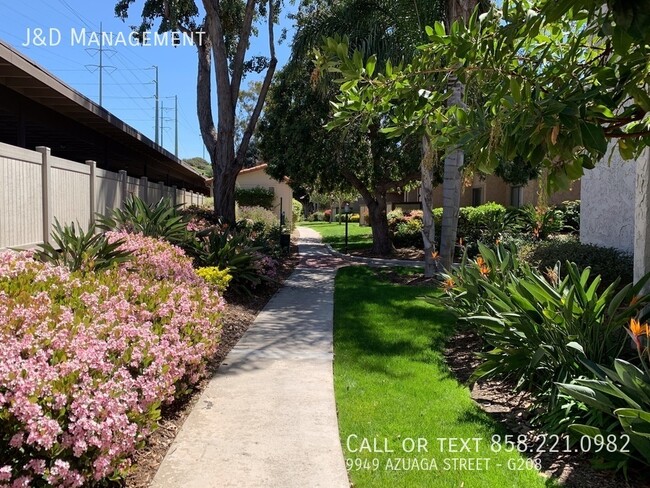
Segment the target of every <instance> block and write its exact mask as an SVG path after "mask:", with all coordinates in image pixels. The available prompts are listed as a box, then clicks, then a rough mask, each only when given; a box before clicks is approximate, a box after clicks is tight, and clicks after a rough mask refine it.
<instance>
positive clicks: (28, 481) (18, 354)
mask: <svg viewBox="0 0 650 488" xmlns="http://www.w3.org/2000/svg"><path fill="white" fill-rule="evenodd" d="M120 236H122V237H125V236H124V235H122V234H120ZM113 237H115V235H113ZM124 246H125V247H127V248H129V249H131V250H133V251H134V253H135V256H136V257H135V258H134V261H132V262H129V263H128V264H124V265H121V266H120V267H114V268H112V269H110V270H108V271H105V272H101V273H92V272H91V273H86V274H85V275H81V274H78V273H72V272H69V271H68V270H67V269H66V268H62V267H56V266H52V265H50V264H45V263H42V262H39V261H36V260H34V259H33V257H32V254H31V253H29V252H24V253H15V252H12V251H5V252H0V344H2V347H0V453H1V456H0V486H71V487H74V486H83V485H88V484H91V483H92V482H93V481H98V480H101V479H104V478H117V477H119V476H121V475H122V474H123V473H124V471H125V470H126V469H127V468H128V466H129V463H130V461H129V458H130V456H131V455H132V454H133V452H134V450H135V449H136V448H138V447H140V446H142V444H143V442H144V440H145V438H146V437H147V435H148V434H149V433H150V432H151V431H152V430H153V429H154V428H155V427H156V421H157V420H158V418H159V416H160V408H161V405H162V404H166V403H170V402H172V401H173V400H174V399H175V398H177V397H178V396H181V395H183V394H185V393H186V392H187V389H188V388H189V387H191V385H192V384H194V383H196V381H198V379H199V378H200V377H201V375H202V374H203V372H204V369H205V362H206V360H207V358H209V357H210V356H211V355H212V354H213V353H214V351H215V349H216V347H217V345H218V341H219V336H220V316H221V312H222V310H223V308H224V303H223V300H222V299H221V297H219V296H218V294H217V293H215V291H214V289H212V288H210V287H208V286H207V285H206V284H205V282H204V281H203V280H202V279H201V278H198V277H197V276H196V274H194V272H193V271H192V268H191V261H190V260H189V258H187V257H186V256H184V255H183V253H182V251H180V250H179V249H178V248H175V247H174V246H172V245H170V244H167V243H160V241H157V240H155V239H150V238H144V237H141V236H137V235H135V236H128V239H127V242H126V243H125V244H124ZM134 268H135V269H134Z"/></svg>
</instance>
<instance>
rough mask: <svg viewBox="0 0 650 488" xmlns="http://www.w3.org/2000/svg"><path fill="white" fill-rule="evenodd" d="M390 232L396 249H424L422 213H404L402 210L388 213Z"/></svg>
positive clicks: (416, 211)
mask: <svg viewBox="0 0 650 488" xmlns="http://www.w3.org/2000/svg"><path fill="white" fill-rule="evenodd" d="M386 217H387V218H388V232H389V233H390V236H391V240H392V241H393V244H394V245H395V246H396V247H417V248H422V245H423V244H422V211H420V210H412V211H410V212H407V213H404V212H403V211H402V209H401V208H397V209H395V210H392V211H390V212H388V214H387V215H386Z"/></svg>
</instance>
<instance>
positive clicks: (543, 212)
mask: <svg viewBox="0 0 650 488" xmlns="http://www.w3.org/2000/svg"><path fill="white" fill-rule="evenodd" d="M511 215H512V216H513V217H516V225H517V228H518V230H519V231H520V232H523V233H526V234H529V235H531V236H532V237H533V238H534V239H537V240H544V239H547V238H548V237H549V236H550V235H551V234H555V233H558V232H560V231H561V230H562V229H563V228H564V221H563V220H562V219H563V215H564V214H563V213H562V212H561V211H559V210H557V209H556V208H554V207H548V208H547V207H534V206H532V205H525V206H523V207H521V208H518V209H512V210H511Z"/></svg>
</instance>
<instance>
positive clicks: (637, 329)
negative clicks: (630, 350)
mask: <svg viewBox="0 0 650 488" xmlns="http://www.w3.org/2000/svg"><path fill="white" fill-rule="evenodd" d="M630 332H632V334H633V335H634V336H635V337H639V336H642V335H646V336H650V327H648V324H641V323H640V322H639V321H638V320H637V319H631V320H630Z"/></svg>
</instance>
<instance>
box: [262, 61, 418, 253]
mask: <svg viewBox="0 0 650 488" xmlns="http://www.w3.org/2000/svg"><path fill="white" fill-rule="evenodd" d="M312 72H313V69H312V64H311V61H310V60H309V59H302V60H297V59H292V61H291V62H290V63H289V64H288V65H287V66H286V67H285V68H284V69H283V70H282V71H281V72H279V73H278V76H277V78H276V81H275V82H274V84H273V87H272V89H271V92H270V95H269V100H268V104H267V107H266V110H265V115H264V118H263V120H262V121H261V123H260V128H259V132H260V147H261V150H262V154H263V156H264V159H265V160H266V161H267V163H268V165H269V169H268V171H269V173H270V174H271V175H273V176H274V177H276V178H281V177H282V176H288V177H289V178H290V179H291V181H292V183H293V184H294V185H299V186H302V187H305V188H310V189H312V190H316V191H318V192H321V193H331V192H333V191H334V192H340V191H347V192H349V191H350V190H354V191H356V192H358V193H359V194H361V196H362V197H363V199H364V201H365V203H366V205H367V206H368V211H369V214H370V219H371V223H372V233H373V252H374V253H376V254H381V255H385V254H389V253H390V252H391V251H392V244H391V241H390V237H389V233H388V221H387V219H386V209H387V195H388V193H389V192H391V191H397V190H399V189H400V188H402V187H403V186H404V185H406V184H407V183H409V182H412V181H414V180H416V179H417V178H418V175H419V173H418V163H419V150H418V145H417V141H416V140H415V139H414V138H410V139H409V138H405V139H404V140H403V141H399V140H391V139H389V138H387V137H385V136H384V135H383V134H381V133H379V130H378V129H379V127H375V128H374V130H372V131H370V132H367V131H362V130H360V129H359V128H358V127H351V128H349V129H348V130H346V131H343V130H340V131H327V130H326V129H325V128H324V127H323V126H324V124H325V123H326V122H327V120H328V118H329V116H330V105H329V101H330V97H333V95H334V92H335V86H333V85H331V84H330V85H325V86H323V85H320V87H319V88H318V89H314V87H313V86H312V83H311V81H310V78H311V76H312V74H313V73H312Z"/></svg>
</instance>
